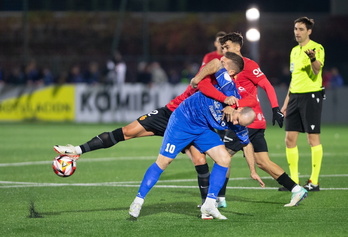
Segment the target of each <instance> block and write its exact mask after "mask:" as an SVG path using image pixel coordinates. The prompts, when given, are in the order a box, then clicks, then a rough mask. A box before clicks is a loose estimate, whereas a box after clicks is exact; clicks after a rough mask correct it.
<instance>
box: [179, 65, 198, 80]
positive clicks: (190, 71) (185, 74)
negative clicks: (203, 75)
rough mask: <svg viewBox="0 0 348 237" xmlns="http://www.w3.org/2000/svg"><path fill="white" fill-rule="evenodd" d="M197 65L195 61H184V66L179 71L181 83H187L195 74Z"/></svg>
mask: <svg viewBox="0 0 348 237" xmlns="http://www.w3.org/2000/svg"><path fill="white" fill-rule="evenodd" d="M198 70H199V65H198V64H197V63H186V65H185V68H184V69H183V70H182V71H181V83H185V84H188V83H190V81H191V79H192V78H193V77H194V76H195V75H196V74H197V72H198Z"/></svg>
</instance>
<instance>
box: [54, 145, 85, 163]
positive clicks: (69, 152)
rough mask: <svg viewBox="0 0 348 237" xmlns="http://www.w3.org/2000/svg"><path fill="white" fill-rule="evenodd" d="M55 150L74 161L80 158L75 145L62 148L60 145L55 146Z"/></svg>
mask: <svg viewBox="0 0 348 237" xmlns="http://www.w3.org/2000/svg"><path fill="white" fill-rule="evenodd" d="M53 149H54V150H55V151H56V152H57V153H58V154H61V155H66V156H69V157H71V158H73V159H74V160H77V159H78V158H79V157H80V154H77V152H76V149H75V147H74V146H73V145H70V144H68V145H66V146H60V145H55V146H54V147H53Z"/></svg>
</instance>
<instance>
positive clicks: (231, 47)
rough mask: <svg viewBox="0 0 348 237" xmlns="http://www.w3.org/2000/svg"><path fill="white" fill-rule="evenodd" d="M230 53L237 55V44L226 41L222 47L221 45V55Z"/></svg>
mask: <svg viewBox="0 0 348 237" xmlns="http://www.w3.org/2000/svg"><path fill="white" fill-rule="evenodd" d="M226 52H231V53H238V52H239V49H238V44H234V43H233V42H232V41H230V40H228V41H226V43H225V44H224V45H222V53H226Z"/></svg>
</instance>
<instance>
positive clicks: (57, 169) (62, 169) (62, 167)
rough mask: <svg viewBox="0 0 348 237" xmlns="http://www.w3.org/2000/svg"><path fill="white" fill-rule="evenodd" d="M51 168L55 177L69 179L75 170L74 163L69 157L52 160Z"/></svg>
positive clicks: (60, 156)
mask: <svg viewBox="0 0 348 237" xmlns="http://www.w3.org/2000/svg"><path fill="white" fill-rule="evenodd" d="M52 168H53V171H54V173H55V174H56V175H58V176H60V177H69V176H71V175H73V174H74V172H75V170H76V161H75V160H74V159H72V158H71V157H69V156H66V155H59V156H57V157H55V158H54V159H53V162H52Z"/></svg>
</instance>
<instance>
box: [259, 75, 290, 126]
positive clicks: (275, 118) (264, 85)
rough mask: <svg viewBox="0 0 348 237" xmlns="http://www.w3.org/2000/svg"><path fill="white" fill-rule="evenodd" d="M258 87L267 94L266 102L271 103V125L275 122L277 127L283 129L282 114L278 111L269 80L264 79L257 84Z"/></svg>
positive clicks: (275, 97)
mask: <svg viewBox="0 0 348 237" xmlns="http://www.w3.org/2000/svg"><path fill="white" fill-rule="evenodd" d="M257 85H258V86H260V87H261V88H262V89H263V90H264V91H265V92H266V94H267V97H268V100H269V102H270V103H271V107H272V112H273V117H272V124H273V125H274V124H275V121H277V123H278V125H279V127H283V122H284V114H283V113H282V112H281V111H280V109H279V104H278V99H277V94H276V92H275V89H274V87H273V86H272V85H271V83H270V82H269V80H268V79H267V78H266V77H264V78H262V79H261V80H260V81H258V83H257Z"/></svg>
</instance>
